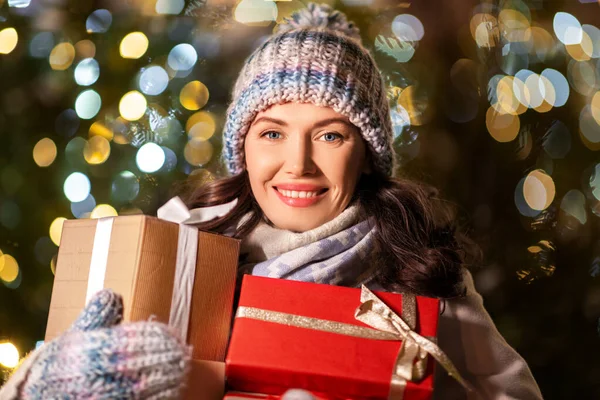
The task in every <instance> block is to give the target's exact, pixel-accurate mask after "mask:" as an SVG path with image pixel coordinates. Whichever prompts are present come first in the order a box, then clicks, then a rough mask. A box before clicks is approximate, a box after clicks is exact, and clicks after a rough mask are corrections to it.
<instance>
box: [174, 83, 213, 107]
mask: <svg viewBox="0 0 600 400" xmlns="http://www.w3.org/2000/svg"><path fill="white" fill-rule="evenodd" d="M208 98H209V93H208V88H207V87H206V86H205V85H204V84H203V83H202V82H200V81H192V82H189V83H187V84H186V85H185V86H184V87H183V88H182V89H181V92H180V93H179V101H180V102H181V105H182V106H183V107H185V108H187V109H188V110H191V111H196V110H199V109H201V108H202V107H204V106H205V105H206V103H207V102H208Z"/></svg>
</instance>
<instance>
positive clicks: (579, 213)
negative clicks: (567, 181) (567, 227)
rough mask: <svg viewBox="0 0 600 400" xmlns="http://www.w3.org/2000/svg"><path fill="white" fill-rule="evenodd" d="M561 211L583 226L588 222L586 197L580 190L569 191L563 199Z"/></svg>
mask: <svg viewBox="0 0 600 400" xmlns="http://www.w3.org/2000/svg"><path fill="white" fill-rule="evenodd" d="M560 209H561V210H562V211H564V212H565V213H566V214H567V215H569V216H571V217H573V218H575V219H576V220H577V221H579V223H580V224H582V225H584V224H585V223H586V222H587V212H586V210H585V196H584V195H583V193H581V192H580V191H579V190H576V189H573V190H569V191H568V192H567V193H566V194H565V195H564V197H563V198H562V201H561V203H560Z"/></svg>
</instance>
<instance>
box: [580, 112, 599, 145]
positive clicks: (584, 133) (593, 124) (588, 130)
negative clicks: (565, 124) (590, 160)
mask: <svg viewBox="0 0 600 400" xmlns="http://www.w3.org/2000/svg"><path fill="white" fill-rule="evenodd" d="M579 132H580V134H581V137H582V139H583V143H584V144H585V145H586V146H587V147H588V148H590V150H598V148H597V146H598V145H599V144H600V123H599V122H598V121H596V119H595V118H594V116H593V113H592V108H591V107H590V106H589V105H588V106H585V107H583V109H582V110H581V112H580V113H579Z"/></svg>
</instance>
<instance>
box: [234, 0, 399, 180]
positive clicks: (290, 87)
mask: <svg viewBox="0 0 600 400" xmlns="http://www.w3.org/2000/svg"><path fill="white" fill-rule="evenodd" d="M291 102H297V103H312V104H315V105H317V106H323V107H330V108H332V109H333V110H334V111H336V112H338V113H340V114H342V115H344V116H346V117H347V118H348V119H349V120H350V122H351V123H352V124H354V125H355V126H356V127H358V128H359V129H360V132H361V134H362V137H363V138H364V140H365V142H366V144H367V148H368V149H369V151H370V153H371V158H372V161H373V166H374V168H375V169H376V170H378V171H379V172H381V173H383V174H384V175H387V176H392V175H393V174H394V169H395V157H394V151H393V148H392V142H393V135H392V126H391V120H390V112H389V105H388V101H387V97H386V91H385V87H384V84H383V79H382V77H381V74H380V72H379V70H378V68H377V65H376V64H375V60H373V57H372V56H371V55H370V53H369V52H368V50H366V49H365V48H364V47H363V46H362V44H361V40H360V35H359V31H358V28H356V27H355V26H354V25H353V23H352V22H349V21H348V20H347V17H346V15H344V14H343V13H341V12H339V11H336V10H333V9H332V8H331V7H329V6H328V5H325V4H321V5H317V4H314V3H309V4H308V7H307V9H303V10H301V11H298V12H296V13H294V14H293V15H292V16H291V17H290V18H289V19H286V20H285V22H283V23H281V24H280V25H279V26H278V27H277V30H276V32H275V33H274V35H273V36H271V37H270V38H269V39H268V40H267V41H266V42H265V43H263V44H262V45H261V46H260V47H259V48H257V49H256V50H255V51H254V53H253V54H252V55H250V57H248V59H246V62H245V64H244V66H243V68H242V70H241V72H240V74H239V76H238V79H237V81H236V83H235V86H234V89H233V96H232V102H231V104H230V105H229V108H228V110H227V120H226V123H225V128H224V133H223V136H224V149H223V158H224V160H225V163H226V165H227V169H228V170H229V173H230V174H232V175H237V174H239V173H240V172H242V171H243V170H244V169H245V162H244V138H245V137H246V134H247V133H248V129H249V128H250V125H251V124H252V122H253V121H254V118H255V117H256V115H257V114H258V113H259V112H261V111H264V110H266V109H267V108H269V107H270V106H272V105H275V104H283V103H291Z"/></svg>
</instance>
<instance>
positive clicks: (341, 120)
mask: <svg viewBox="0 0 600 400" xmlns="http://www.w3.org/2000/svg"><path fill="white" fill-rule="evenodd" d="M260 122H272V123H274V124H277V125H281V126H286V127H287V126H288V123H287V122H285V121H284V120H281V119H277V118H271V117H260V118H257V119H255V120H254V122H252V125H250V126H253V125H256V124H258V123H260ZM336 122H337V123H341V124H344V125H346V126H349V127H352V126H353V125H352V124H351V123H349V122H348V121H347V120H345V119H344V118H340V117H333V118H327V119H324V120H321V121H319V122H317V123H316V124H314V127H315V128H322V127H324V126H327V125H330V124H333V123H336Z"/></svg>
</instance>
